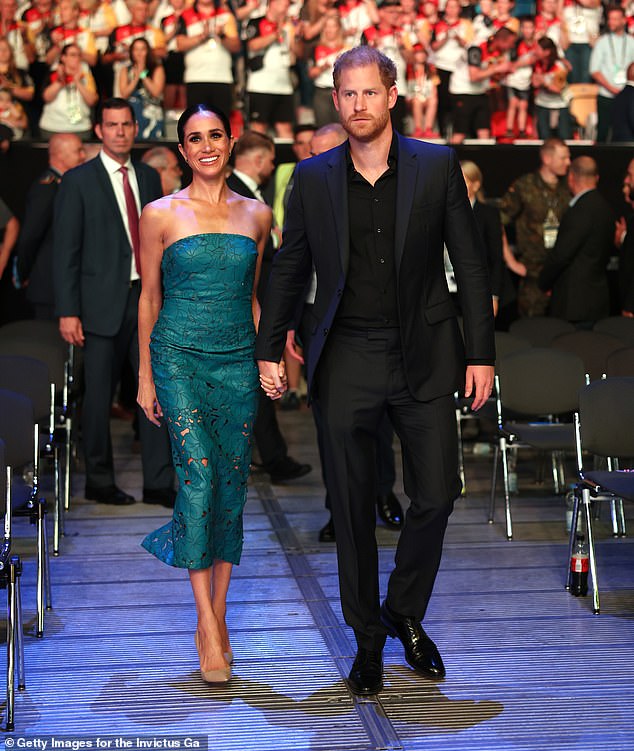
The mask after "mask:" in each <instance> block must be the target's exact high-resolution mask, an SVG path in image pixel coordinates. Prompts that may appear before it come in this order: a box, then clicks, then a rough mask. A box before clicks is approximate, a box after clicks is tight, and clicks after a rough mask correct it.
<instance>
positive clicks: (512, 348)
mask: <svg viewBox="0 0 634 751" xmlns="http://www.w3.org/2000/svg"><path fill="white" fill-rule="evenodd" d="M530 346H531V344H530V342H528V341H527V340H526V339H520V338H519V337H517V336H513V335H512V334H509V333H507V332H506V331H496V332H495V356H496V359H497V361H499V360H500V359H501V358H502V357H504V356H505V355H508V354H510V353H511V352H518V351H520V350H524V349H528V348H529V347H530ZM472 404H473V398H471V397H470V398H469V399H465V398H464V397H461V396H459V395H458V394H456V425H457V428H458V452H459V454H458V462H459V470H460V479H461V481H462V492H463V494H464V493H466V490H467V483H466V476H465V469H464V439H463V434H462V433H463V424H464V422H465V421H468V420H483V419H484V420H489V421H495V419H496V411H495V399H494V397H493V396H492V397H491V398H490V399H489V400H488V401H487V403H486V404H485V405H484V406H483V407H482V409H480V411H479V412H472V410H471V405H472Z"/></svg>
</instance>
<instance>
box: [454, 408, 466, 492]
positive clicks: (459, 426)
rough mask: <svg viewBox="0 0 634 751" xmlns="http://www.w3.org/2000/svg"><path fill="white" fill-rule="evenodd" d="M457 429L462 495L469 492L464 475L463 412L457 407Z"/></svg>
mask: <svg viewBox="0 0 634 751" xmlns="http://www.w3.org/2000/svg"><path fill="white" fill-rule="evenodd" d="M456 431H457V433H458V471H459V472H460V482H461V483H462V495H465V494H466V492H467V483H466V480H465V476H464V448H463V446H462V412H461V411H460V409H456Z"/></svg>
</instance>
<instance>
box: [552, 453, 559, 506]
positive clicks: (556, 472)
mask: <svg viewBox="0 0 634 751" xmlns="http://www.w3.org/2000/svg"><path fill="white" fill-rule="evenodd" d="M550 464H551V469H552V473H553V487H554V488H555V495H559V492H560V490H559V458H558V456H557V452H556V451H553V452H552V453H551V455H550Z"/></svg>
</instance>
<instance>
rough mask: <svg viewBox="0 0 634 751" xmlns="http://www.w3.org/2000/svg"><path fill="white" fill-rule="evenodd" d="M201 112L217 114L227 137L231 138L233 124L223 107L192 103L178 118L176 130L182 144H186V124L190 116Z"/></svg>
mask: <svg viewBox="0 0 634 751" xmlns="http://www.w3.org/2000/svg"><path fill="white" fill-rule="evenodd" d="M199 112H209V113H210V114H212V115H215V116H216V117H217V118H218V119H219V120H220V122H221V123H222V127H223V128H224V129H225V133H226V134H227V138H231V124H230V122H229V118H228V117H227V116H226V115H225V113H224V112H223V111H222V110H221V109H218V107H214V106H213V105H212V104H202V103H201V104H192V106H191V107H188V108H187V109H186V110H185V112H183V114H182V115H181V116H180V117H179V118H178V125H177V126H176V132H177V134H178V142H179V143H180V145H181V146H184V145H185V144H184V142H185V126H186V125H187V121H188V120H189V118H190V117H193V116H194V115H197V114H198V113H199Z"/></svg>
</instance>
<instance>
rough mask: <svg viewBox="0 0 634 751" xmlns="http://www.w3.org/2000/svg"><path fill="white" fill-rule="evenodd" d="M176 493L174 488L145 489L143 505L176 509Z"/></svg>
mask: <svg viewBox="0 0 634 751" xmlns="http://www.w3.org/2000/svg"><path fill="white" fill-rule="evenodd" d="M175 499H176V491H175V490H173V489H172V488H143V503H153V504H155V505H156V504H158V505H159V506H165V508H174V501H175Z"/></svg>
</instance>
